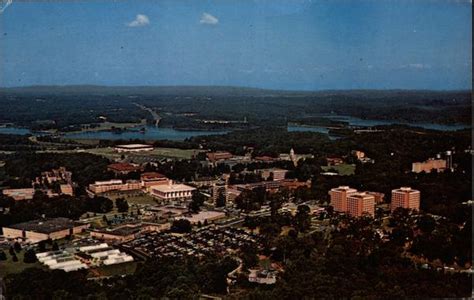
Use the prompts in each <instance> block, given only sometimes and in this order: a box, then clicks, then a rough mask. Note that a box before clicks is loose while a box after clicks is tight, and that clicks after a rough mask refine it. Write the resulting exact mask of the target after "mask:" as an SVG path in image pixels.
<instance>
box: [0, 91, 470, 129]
mask: <svg viewBox="0 0 474 300" xmlns="http://www.w3.org/2000/svg"><path fill="white" fill-rule="evenodd" d="M36 92H37V93H36ZM226 92H227V93H226ZM470 99H471V98H470V92H468V91H448V92H437V91H403V90H392V91H391V90H387V91H382V90H359V91H357V90H356V91H350V90H349V91H320V92H298V91H267V90H260V89H247V88H232V87H161V88H160V87H136V88H130V87H115V88H112V87H75V86H71V87H30V88H12V89H2V90H0V107H2V108H3V109H2V110H1V111H0V123H15V124H18V125H22V126H27V127H30V128H34V129H48V128H54V129H60V130H64V131H67V130H73V129H74V130H77V129H78V128H77V126H78V125H80V124H90V123H98V122H101V121H102V119H101V118H100V117H106V118H107V120H108V121H110V122H122V123H123V122H139V121H140V120H141V119H148V120H149V121H152V120H151V115H150V114H149V113H148V112H146V111H144V110H142V109H140V108H139V107H138V106H137V105H135V103H139V104H141V105H145V106H147V107H149V108H152V109H154V110H155V111H156V112H158V113H159V114H160V117H161V118H162V126H168V127H169V126H172V127H175V128H186V129H192V128H194V129H215V128H218V127H217V125H216V124H209V123H208V124H205V123H203V122H202V121H203V120H227V121H243V120H244V119H245V120H247V121H248V124H249V125H252V126H268V125H278V126H286V124H287V122H292V121H293V122H295V121H301V120H302V118H304V117H315V116H318V115H327V114H332V115H350V116H354V117H359V118H362V119H382V120H397V121H407V122H427V123H444V124H453V123H463V124H470V117H471V114H470V112H471V103H470ZM219 126H220V127H221V128H232V127H241V126H240V125H238V124H234V125H229V124H228V125H219Z"/></svg>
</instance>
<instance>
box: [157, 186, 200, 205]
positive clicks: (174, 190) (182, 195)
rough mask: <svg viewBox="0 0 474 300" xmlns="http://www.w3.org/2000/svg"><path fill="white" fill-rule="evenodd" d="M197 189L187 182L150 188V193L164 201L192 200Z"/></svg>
mask: <svg viewBox="0 0 474 300" xmlns="http://www.w3.org/2000/svg"><path fill="white" fill-rule="evenodd" d="M195 190H196V189H195V188H193V187H192V186H189V185H185V184H162V185H154V186H151V187H150V188H149V191H150V194H151V195H152V196H153V197H155V198H158V199H159V200H163V201H167V202H169V201H175V200H190V199H191V198H192V196H193V192H194V191H195Z"/></svg>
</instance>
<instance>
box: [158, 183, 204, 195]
mask: <svg viewBox="0 0 474 300" xmlns="http://www.w3.org/2000/svg"><path fill="white" fill-rule="evenodd" d="M152 189H153V190H156V191H160V192H163V193H167V192H184V191H194V190H195V188H193V187H192V186H189V185H185V184H162V185H153V186H152Z"/></svg>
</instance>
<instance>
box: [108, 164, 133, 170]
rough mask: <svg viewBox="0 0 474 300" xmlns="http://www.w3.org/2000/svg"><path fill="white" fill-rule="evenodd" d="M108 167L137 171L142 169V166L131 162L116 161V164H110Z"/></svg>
mask: <svg viewBox="0 0 474 300" xmlns="http://www.w3.org/2000/svg"><path fill="white" fill-rule="evenodd" d="M107 168H109V169H112V170H116V171H136V170H138V169H140V167H138V166H135V165H132V164H129V163H115V164H110V165H108V166H107Z"/></svg>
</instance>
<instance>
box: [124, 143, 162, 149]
mask: <svg viewBox="0 0 474 300" xmlns="http://www.w3.org/2000/svg"><path fill="white" fill-rule="evenodd" d="M115 147H117V148H124V149H140V148H152V147H153V146H152V145H146V144H127V145H116V146H115Z"/></svg>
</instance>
